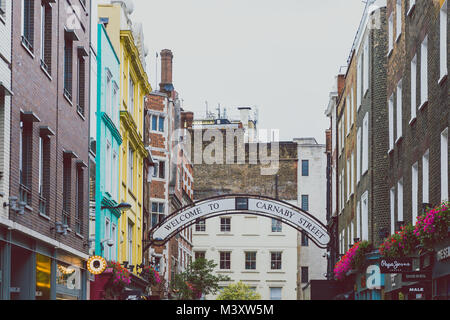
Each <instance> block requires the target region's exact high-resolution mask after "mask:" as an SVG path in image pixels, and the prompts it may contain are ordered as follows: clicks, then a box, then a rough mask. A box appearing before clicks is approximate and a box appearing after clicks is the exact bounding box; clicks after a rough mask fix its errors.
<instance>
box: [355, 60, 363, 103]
mask: <svg viewBox="0 0 450 320" xmlns="http://www.w3.org/2000/svg"><path fill="white" fill-rule="evenodd" d="M361 60H362V54H360V55H359V57H358V66H357V70H356V108H357V110H359V108H360V107H361V82H362V81H361V72H362V70H361V68H362V66H361Z"/></svg>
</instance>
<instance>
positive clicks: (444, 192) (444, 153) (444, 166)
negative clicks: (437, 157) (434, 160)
mask: <svg viewBox="0 0 450 320" xmlns="http://www.w3.org/2000/svg"><path fill="white" fill-rule="evenodd" d="M448 199H449V198H448V128H446V129H445V130H444V131H442V133H441V200H442V201H445V200H448Z"/></svg>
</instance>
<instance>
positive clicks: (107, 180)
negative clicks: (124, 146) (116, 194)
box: [105, 140, 112, 194]
mask: <svg viewBox="0 0 450 320" xmlns="http://www.w3.org/2000/svg"><path fill="white" fill-rule="evenodd" d="M111 174H112V168H111V142H109V141H108V140H106V153H105V191H106V192H108V193H109V194H111Z"/></svg>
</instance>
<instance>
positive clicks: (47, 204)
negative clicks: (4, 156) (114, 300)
mask: <svg viewBox="0 0 450 320" xmlns="http://www.w3.org/2000/svg"><path fill="white" fill-rule="evenodd" d="M89 8H90V1H85V2H78V1H77V2H74V1H58V2H54V1H43V2H41V1H32V0H24V1H14V2H13V3H12V21H13V24H12V56H13V57H14V58H13V60H12V88H13V91H14V96H13V98H12V106H13V107H12V108H11V155H10V163H11V166H10V196H15V197H17V198H18V201H19V202H22V203H23V204H24V205H25V209H24V212H23V214H20V213H17V212H15V211H14V210H10V211H9V221H10V224H11V225H10V228H9V230H8V231H5V233H3V231H2V239H3V237H6V239H7V240H8V241H9V244H8V245H7V248H6V255H7V256H8V257H9V258H10V260H9V262H8V263H10V265H9V266H6V268H5V269H6V270H7V273H8V272H10V274H9V275H8V274H7V275H6V276H5V275H4V277H3V279H6V282H9V283H8V285H7V286H6V291H5V292H4V294H3V297H4V298H5V299H33V300H34V299H55V298H56V299H60V298H61V299H63V298H64V299H65V298H70V299H72V298H78V299H82V298H85V297H86V289H87V288H86V276H87V273H86V270H85V261H86V259H87V258H88V255H87V253H88V246H87V241H88V219H87V211H88V206H87V204H88V201H87V200H88V183H87V182H88V172H87V164H88V142H89V141H88V138H89V136H88V130H89V122H88V121H89V118H88V116H89V112H88V111H89V110H88V109H89V108H88V101H89V97H88V94H87V92H89V91H88V90H89V88H88V84H89V72H88V66H89V63H88V62H87V59H86V56H87V55H88V50H89V34H90V29H89V28H90V21H89V13H90V10H89ZM19 243H20V246H19V245H17V244H19ZM36 270H37V271H36ZM69 270H70V272H72V273H73V274H74V280H75V282H74V283H75V286H71V285H69V284H68V283H67V282H66V281H65V280H64V277H63V276H62V275H63V274H64V272H69ZM40 273H43V274H46V275H48V277H47V279H48V281H49V283H42V282H40V281H37V279H36V277H39V276H40ZM36 274H37V275H36Z"/></svg>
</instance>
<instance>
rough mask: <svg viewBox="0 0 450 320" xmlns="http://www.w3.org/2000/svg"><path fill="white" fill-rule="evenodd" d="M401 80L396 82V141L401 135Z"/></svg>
mask: <svg viewBox="0 0 450 320" xmlns="http://www.w3.org/2000/svg"><path fill="white" fill-rule="evenodd" d="M402 87H403V85H402V80H400V81H399V83H398V84H397V115H396V116H397V141H399V140H400V138H401V137H402V136H403V127H402V121H403V116H402V107H403V105H402V96H403V94H402Z"/></svg>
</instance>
